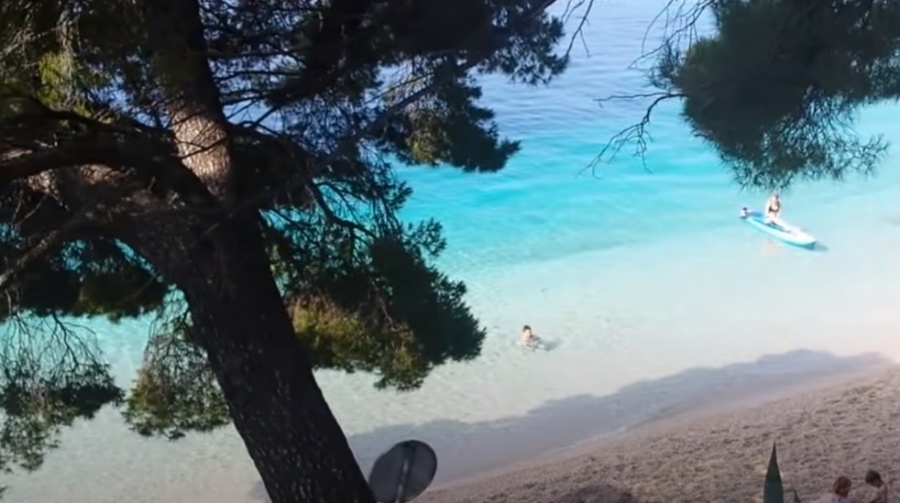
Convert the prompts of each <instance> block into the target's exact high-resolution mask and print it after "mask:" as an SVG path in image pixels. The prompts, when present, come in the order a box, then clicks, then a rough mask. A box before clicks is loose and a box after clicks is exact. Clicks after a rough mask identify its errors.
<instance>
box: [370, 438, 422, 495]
mask: <svg viewBox="0 0 900 503" xmlns="http://www.w3.org/2000/svg"><path fill="white" fill-rule="evenodd" d="M436 473H437V454H435V452H434V449H432V448H431V446H430V445H428V444H426V443H425V442H421V441H419V440H404V441H403V442H400V443H398V444H396V445H394V446H393V447H391V448H390V449H389V450H388V451H387V452H385V453H384V454H382V455H381V456H379V457H378V459H377V460H375V464H374V465H372V471H371V472H370V473H369V487H370V488H371V489H372V494H373V495H374V496H375V500H376V501H378V502H379V503H406V502H407V501H412V500H413V499H415V498H416V497H418V496H419V495H420V494H422V493H423V492H425V489H427V488H428V486H429V485H431V482H432V481H433V480H434V475H435V474H436Z"/></svg>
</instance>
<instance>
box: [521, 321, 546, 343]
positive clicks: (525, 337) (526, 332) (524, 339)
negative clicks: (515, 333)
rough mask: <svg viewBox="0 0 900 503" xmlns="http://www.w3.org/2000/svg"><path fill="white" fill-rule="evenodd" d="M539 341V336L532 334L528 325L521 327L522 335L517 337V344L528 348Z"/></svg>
mask: <svg viewBox="0 0 900 503" xmlns="http://www.w3.org/2000/svg"><path fill="white" fill-rule="evenodd" d="M539 342H541V338H540V337H538V336H536V335H534V332H533V331H532V330H531V327H530V326H528V325H525V326H524V327H522V336H521V337H520V338H519V344H521V345H523V346H525V347H528V348H533V347H534V346H536V345H537V343H539Z"/></svg>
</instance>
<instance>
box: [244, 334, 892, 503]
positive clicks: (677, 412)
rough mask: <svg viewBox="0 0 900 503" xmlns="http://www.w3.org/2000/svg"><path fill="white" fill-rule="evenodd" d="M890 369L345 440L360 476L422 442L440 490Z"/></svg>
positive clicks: (864, 366)
mask: <svg viewBox="0 0 900 503" xmlns="http://www.w3.org/2000/svg"><path fill="white" fill-rule="evenodd" d="M892 365H894V364H893V362H891V361H890V360H888V359H886V358H884V357H881V356H879V355H876V354H865V355H859V356H852V357H840V356H835V355H833V354H831V353H827V352H820V351H811V350H796V351H791V352H788V353H783V354H777V355H767V356H763V357H761V358H760V359H758V360H756V361H753V362H748V363H736V364H732V365H726V366H724V367H718V368H694V369H689V370H686V371H683V372H680V373H677V374H674V375H671V376H667V377H664V378H661V379H656V380H645V381H639V382H636V383H633V384H629V385H627V386H624V387H622V388H621V389H619V390H618V391H617V392H615V393H612V394H610V395H606V396H597V395H576V396H571V397H568V398H563V399H559V400H551V401H548V402H546V403H544V404H542V405H540V406H539V407H537V408H535V409H533V410H531V411H529V412H528V413H527V414H525V415H523V416H513V417H505V418H500V419H496V420H492V421H483V422H477V423H466V422H462V421H457V420H446V421H434V422H430V423H425V424H404V425H394V426H386V427H381V428H377V429H375V430H373V431H370V432H367V433H361V434H358V435H353V436H351V437H350V438H349V441H350V445H351V447H352V448H353V450H354V453H355V454H356V457H357V460H358V461H359V464H360V467H361V468H362V470H363V472H364V473H366V474H368V472H369V469H370V467H371V464H372V462H373V461H374V460H375V458H376V457H377V456H378V455H379V454H380V453H381V452H382V451H384V450H385V449H387V448H388V447H390V446H391V445H393V444H394V443H396V442H399V441H401V440H406V439H417V440H422V441H425V442H427V443H428V444H430V445H431V446H432V447H433V448H434V449H435V451H436V452H437V455H438V473H437V477H436V478H435V485H445V484H447V483H449V482H457V481H460V480H466V479H469V478H472V477H475V476H477V475H481V474H485V473H488V472H490V471H492V470H497V469H498V468H502V467H506V466H509V465H511V464H513V463H516V462H520V461H523V460H531V459H536V458H540V457H542V456H545V455H549V454H553V453H554V451H558V450H560V449H564V448H567V447H568V448H571V447H574V446H577V444H579V443H582V442H585V441H587V440H591V439H597V438H599V437H601V436H605V435H611V434H616V433H622V432H626V431H629V430H632V429H635V428H640V427H648V426H652V425H653V424H654V423H658V422H659V421H662V420H684V421H686V420H689V419H691V418H695V417H698V416H706V415H709V414H715V413H716V412H724V411H727V410H729V409H733V408H735V407H739V406H741V405H742V404H746V403H748V402H754V403H756V402H761V401H765V400H768V399H777V398H781V397H784V396H789V395H790V394H792V393H796V392H799V391H802V390H803V389H808V388H809V387H810V386H812V385H815V384H820V383H827V382H838V381H840V380H844V379H847V378H850V377H854V376H857V375H862V374H863V373H864V372H869V371H876V370H879V369H886V368H888V367H890V366H892ZM472 392H473V393H477V390H473V391H472ZM461 406H462V407H464V405H463V404H461ZM260 490H261V487H260V488H255V489H254V491H253V493H254V496H255V497H257V498H259V497H262V498H265V491H264V490H262V491H261V492H260ZM257 500H258V501H267V500H266V499H257Z"/></svg>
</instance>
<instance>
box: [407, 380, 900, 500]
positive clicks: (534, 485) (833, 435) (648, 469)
mask: <svg viewBox="0 0 900 503" xmlns="http://www.w3.org/2000/svg"><path fill="white" fill-rule="evenodd" d="M760 399H762V398H761V397H760ZM762 400H763V401H761V402H759V401H756V403H755V404H750V403H744V405H741V406H738V407H729V408H728V409H727V410H721V409H720V410H719V411H717V412H711V411H708V410H707V411H704V412H697V413H691V414H688V415H684V414H680V415H674V416H670V417H665V418H659V419H656V420H651V421H649V422H646V423H644V424H640V425H636V426H635V427H633V428H630V429H628V430H627V431H625V432H623V433H620V434H617V435H612V436H609V437H606V438H602V439H594V440H589V441H586V442H582V443H580V444H578V445H576V446H572V447H570V448H566V449H563V450H557V451H555V452H553V453H547V454H546V455H544V456H540V457H539V458H535V459H531V460H527V461H522V462H519V463H516V464H514V465H512V466H507V467H506V468H503V469H500V470H493V471H491V472H488V473H485V474H483V475H481V476H478V477H470V478H467V479H464V480H457V481H452V482H449V483H446V484H441V485H440V486H436V487H434V488H432V489H430V490H429V491H427V492H426V493H425V494H424V495H422V496H420V497H419V498H418V499H416V500H415V501H416V502H417V503H463V502H471V501H478V502H491V503H504V502H508V503H563V502H565V503H569V502H571V503H624V502H631V503H657V502H662V501H666V502H672V501H683V502H691V503H693V502H696V503H702V502H712V501H715V502H731V501H734V502H735V503H738V502H740V503H746V502H749V501H758V500H761V495H762V482H763V475H764V473H765V468H766V464H767V461H768V455H769V450H770V449H771V446H772V442H773V441H774V442H777V443H778V449H779V463H780V465H781V470H782V476H783V478H784V481H785V487H792V488H796V489H797V491H798V493H799V495H800V497H801V498H802V500H803V501H811V500H814V499H815V498H817V497H819V496H820V495H821V494H823V493H825V492H826V491H827V490H828V488H829V487H830V484H831V482H832V481H833V479H834V478H835V477H836V476H837V475H840V474H845V475H847V476H850V477H851V479H852V480H853V481H854V487H855V488H856V490H855V491H854V492H853V493H851V496H852V497H853V496H854V494H855V495H856V496H855V497H853V498H851V501H857V500H859V501H863V499H864V498H863V499H860V498H861V497H865V496H867V495H868V493H867V492H866V491H867V488H865V487H864V484H863V483H862V475H863V474H864V473H865V470H867V469H869V468H873V469H876V470H879V471H881V472H882V474H883V475H885V476H886V477H887V479H888V480H897V479H898V477H897V476H898V475H900V422H898V421H897V420H898V419H900V365H896V364H893V365H886V366H883V367H881V368H874V369H871V370H868V371H863V372H857V373H854V374H845V375H844V376H843V377H834V378H828V377H827V376H823V379H822V380H820V381H818V382H817V383H815V384H810V385H808V386H806V387H805V388H804V389H803V390H795V391H794V392H792V393H788V394H780V396H771V395H770V396H769V397H768V398H767V399H762ZM841 405H847V407H845V408H842V407H841ZM893 424H896V426H892V425H893ZM892 431H896V432H897V433H898V434H897V435H891V436H884V437H882V436H881V435H880V434H879V433H881V432H892ZM723 480H729V481H733V483H727V484H723V483H722V482H721V481H723ZM592 498H593V499H592Z"/></svg>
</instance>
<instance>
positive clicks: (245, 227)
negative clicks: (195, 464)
mask: <svg viewBox="0 0 900 503" xmlns="http://www.w3.org/2000/svg"><path fill="white" fill-rule="evenodd" d="M254 218H255V217H253V216H249V215H247V216H239V217H237V218H236V219H234V220H232V221H230V222H228V223H225V224H223V225H222V226H220V227H219V228H217V229H216V230H215V231H213V235H212V240H211V241H212V242H211V243H210V244H211V246H202V247H196V248H194V250H196V252H195V254H194V256H192V257H190V258H189V259H188V260H187V261H186V262H183V264H191V266H190V268H189V272H190V273H189V274H187V275H184V276H182V277H179V278H176V283H178V284H179V286H180V287H181V290H182V291H183V292H184V294H185V297H186V300H187V302H188V304H189V307H190V312H191V316H192V321H193V327H194V330H195V332H194V335H195V337H196V341H197V342H198V343H199V344H200V345H201V346H202V347H203V348H204V349H205V350H206V352H207V354H208V357H209V360H210V364H211V366H212V369H213V371H214V372H215V374H216V377H217V379H218V382H219V385H220V387H221V388H222V392H223V394H224V396H225V399H226V401H227V402H228V405H229V409H230V412H231V416H232V418H233V420H234V425H235V427H236V429H237V431H238V433H239V434H240V435H241V437H242V438H243V440H244V443H245V445H246V446H247V451H248V452H249V454H250V457H251V458H252V459H253V462H254V464H255V465H256V468H257V470H258V471H259V473H260V475H261V477H262V479H263V482H264V484H265V487H266V490H267V491H268V494H269V498H270V499H271V501H272V503H301V502H303V503H374V498H373V496H372V494H371V491H370V489H369V487H368V484H367V482H366V480H365V477H364V476H363V474H362V473H361V471H360V469H359V466H358V465H357V463H356V459H355V458H354V456H353V453H352V451H351V450H350V446H349V444H348V442H347V440H346V438H345V437H344V434H343V432H342V431H341V429H340V426H339V425H338V423H337V420H336V419H335V417H334V416H333V414H332V413H331V410H330V408H329V407H328V404H327V403H326V401H325V398H324V397H323V395H322V392H321V390H320V389H319V387H318V385H317V384H316V381H315V378H314V376H313V372H312V366H311V364H310V362H309V359H308V356H307V354H306V351H305V348H304V347H303V346H302V344H301V343H300V341H299V340H298V339H297V337H296V335H295V333H294V330H293V326H292V324H291V320H290V318H289V317H288V314H287V310H286V309H285V306H284V302H283V300H282V297H281V294H280V292H279V291H278V289H277V287H276V285H275V281H274V279H273V277H272V275H271V272H270V269H269V260H268V257H267V256H266V254H265V248H264V246H263V241H262V237H261V235H260V231H259V228H258V226H257V223H256V222H255V221H254ZM159 238H163V237H162V236H159ZM163 239H168V240H170V243H171V240H172V236H167V237H165V238H163ZM157 249H158V248H157ZM142 254H144V255H145V256H148V258H151V257H152V255H153V254H154V250H153V247H148V249H145V250H143V251H142ZM157 258H159V257H157ZM167 266H171V264H167ZM182 271H184V272H188V271H187V270H185V269H182ZM223 272H224V273H225V274H223ZM223 282H229V283H232V284H223Z"/></svg>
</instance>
